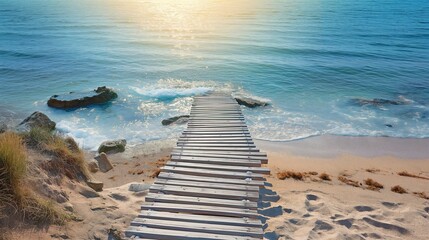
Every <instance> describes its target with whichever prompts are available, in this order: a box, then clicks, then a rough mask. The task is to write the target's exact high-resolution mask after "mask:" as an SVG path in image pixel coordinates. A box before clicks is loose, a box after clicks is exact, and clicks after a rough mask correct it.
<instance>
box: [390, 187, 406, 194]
mask: <svg viewBox="0 0 429 240" xmlns="http://www.w3.org/2000/svg"><path fill="white" fill-rule="evenodd" d="M390 190H391V191H392V192H395V193H399V194H404V193H407V190H405V189H404V188H403V187H401V186H399V185H396V186H393V187H392V188H391V189H390Z"/></svg>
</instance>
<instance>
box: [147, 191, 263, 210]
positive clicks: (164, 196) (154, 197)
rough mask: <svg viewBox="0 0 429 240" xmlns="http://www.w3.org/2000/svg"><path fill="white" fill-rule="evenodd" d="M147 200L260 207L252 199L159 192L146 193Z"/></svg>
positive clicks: (233, 206) (230, 206)
mask: <svg viewBox="0 0 429 240" xmlns="http://www.w3.org/2000/svg"><path fill="white" fill-rule="evenodd" d="M145 201H146V202H162V203H178V204H190V205H203V206H215V207H229V208H244V209H254V210H256V209H257V208H258V204H257V203H256V202H251V201H243V200H228V199H217V198H205V197H189V196H179V195H170V194H157V193H149V194H148V195H146V197H145Z"/></svg>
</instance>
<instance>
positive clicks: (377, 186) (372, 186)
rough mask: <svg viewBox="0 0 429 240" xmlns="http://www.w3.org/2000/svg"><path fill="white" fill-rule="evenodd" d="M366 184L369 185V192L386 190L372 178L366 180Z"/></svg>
mask: <svg viewBox="0 0 429 240" xmlns="http://www.w3.org/2000/svg"><path fill="white" fill-rule="evenodd" d="M364 183H365V184H366V185H367V189H369V190H373V191H378V190H380V189H383V188H384V186H383V185H382V184H381V183H379V182H377V181H375V180H373V179H372V178H367V179H365V180H364Z"/></svg>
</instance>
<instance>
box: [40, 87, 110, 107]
mask: <svg viewBox="0 0 429 240" xmlns="http://www.w3.org/2000/svg"><path fill="white" fill-rule="evenodd" d="M117 97H118V94H116V93H115V92H114V91H113V90H112V89H110V88H107V87H99V88H97V89H95V90H94V91H91V92H84V93H75V92H70V93H69V94H66V95H54V96H52V97H51V98H50V99H49V100H48V106H49V107H53V108H60V109H69V108H80V107H86V106H89V105H92V104H103V103H106V102H108V101H110V100H113V99H115V98H117Z"/></svg>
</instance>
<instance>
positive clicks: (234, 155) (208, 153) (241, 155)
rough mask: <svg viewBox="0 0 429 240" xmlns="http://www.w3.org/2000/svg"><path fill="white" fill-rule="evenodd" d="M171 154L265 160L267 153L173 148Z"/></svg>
mask: <svg viewBox="0 0 429 240" xmlns="http://www.w3.org/2000/svg"><path fill="white" fill-rule="evenodd" d="M171 154H172V155H177V156H207V157H222V158H224V157H225V156H227V157H229V158H242V159H257V160H266V159H267V154H266V153H264V152H246V153H242V152H231V151H225V152H221V151H208V150H207V151H199V150H186V151H185V150H184V151H181V150H180V149H178V150H177V151H176V150H175V149H173V151H172V153H171Z"/></svg>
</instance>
